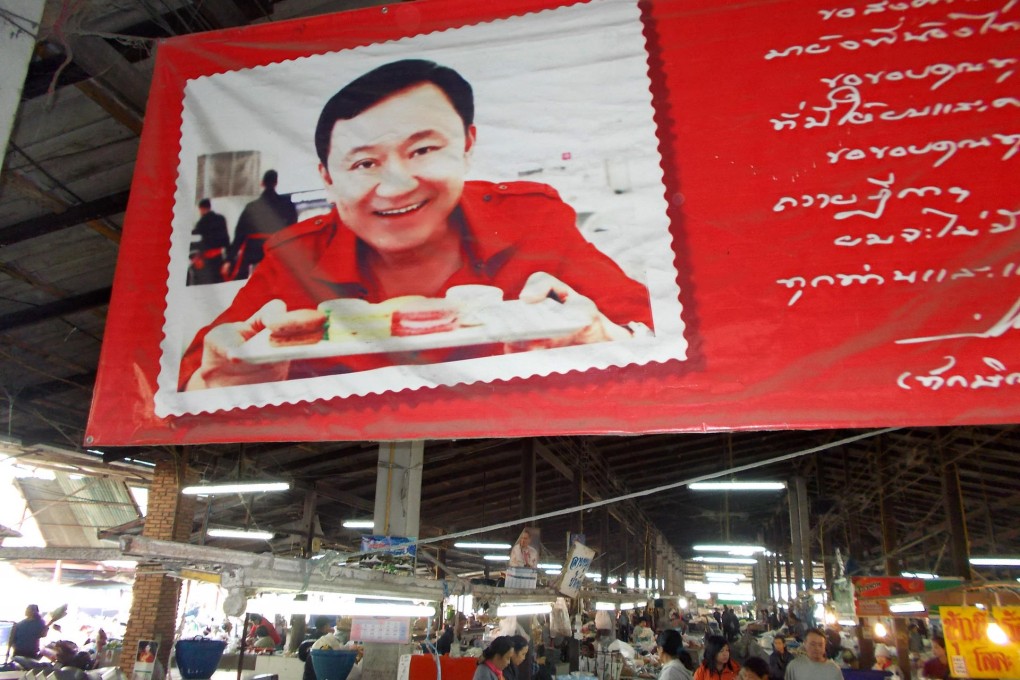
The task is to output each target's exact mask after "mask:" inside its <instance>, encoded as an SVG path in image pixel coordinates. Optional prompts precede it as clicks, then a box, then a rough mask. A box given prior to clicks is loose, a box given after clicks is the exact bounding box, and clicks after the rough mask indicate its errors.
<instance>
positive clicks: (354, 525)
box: [344, 519, 375, 529]
mask: <svg viewBox="0 0 1020 680" xmlns="http://www.w3.org/2000/svg"><path fill="white" fill-rule="evenodd" d="M374 528H375V520H374V519H346V520H344V529H374Z"/></svg>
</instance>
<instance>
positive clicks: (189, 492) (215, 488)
mask: <svg viewBox="0 0 1020 680" xmlns="http://www.w3.org/2000/svg"><path fill="white" fill-rule="evenodd" d="M288 489H290V482H230V483H224V484H199V485H197V486H186V487H184V488H183V489H181V493H182V494H184V495H185V496H215V495H218V494H227V493H261V492H266V491H287V490H288Z"/></svg>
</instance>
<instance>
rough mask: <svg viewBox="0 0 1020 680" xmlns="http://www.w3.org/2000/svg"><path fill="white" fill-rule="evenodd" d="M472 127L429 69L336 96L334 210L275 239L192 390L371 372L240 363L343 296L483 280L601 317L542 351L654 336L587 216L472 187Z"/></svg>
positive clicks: (327, 168) (508, 188) (372, 76)
mask: <svg viewBox="0 0 1020 680" xmlns="http://www.w3.org/2000/svg"><path fill="white" fill-rule="evenodd" d="M473 119H474V101H473V94H472V91H471V86H470V85H469V84H468V83H467V82H466V81H465V80H464V79H463V78H462V77H461V76H460V74H458V73H457V72H456V71H453V70H452V69H449V68H446V67H443V66H438V65H436V64H434V63H432V62H429V61H424V60H403V61H399V62H393V63H390V64H386V65H385V66H382V67H379V68H377V69H375V70H373V71H370V72H369V73H366V74H365V75H363V76H361V77H360V78H358V79H356V80H355V81H353V82H352V83H350V84H349V85H347V86H346V87H344V88H343V89H341V90H340V91H339V92H338V93H337V94H336V95H334V96H333V98H332V99H330V100H329V102H328V103H327V104H326V106H325V108H324V109H323V111H322V114H321V115H320V118H319V123H318V125H317V128H316V132H315V146H316V151H317V154H318V156H319V160H320V164H319V174H320V176H321V177H322V180H323V183H324V185H325V187H326V193H327V196H328V197H329V200H330V202H331V203H332V204H333V206H334V210H333V212H332V213H331V214H330V215H329V216H325V217H319V218H314V219H312V220H306V221H304V222H299V223H298V224H296V225H294V226H292V227H289V228H287V229H285V230H283V231H281V232H279V233H277V234H276V235H274V236H273V237H271V238H270V239H269V240H268V241H267V242H266V244H265V259H264V260H263V261H262V264H261V265H260V266H259V267H258V268H257V269H256V271H255V274H254V275H253V276H252V277H251V279H250V280H249V281H248V283H247V284H246V285H245V286H244V288H242V289H241V291H240V292H239V293H238V294H237V297H236V298H235V299H234V301H233V302H232V303H231V305H230V307H229V308H228V309H227V310H226V311H225V312H223V314H221V315H220V316H219V317H218V318H217V319H216V320H215V321H213V323H212V324H210V326H208V327H206V328H205V329H203V330H202V331H200V332H199V333H198V334H197V335H196V337H195V339H194V341H193V342H192V343H191V345H190V346H189V348H188V349H187V351H186V353H185V355H184V358H183V360H182V362H181V371H180V376H179V388H180V389H181V390H182V391H183V390H192V389H204V388H208V387H221V386H230V385H243V384H252V383H261V382H271V381H275V380H283V379H286V378H288V377H295V376H297V375H302V376H303V375H315V374H320V373H323V372H331V371H332V372H338V371H339V372H345V371H351V370H362V369H363V368H366V367H372V363H371V362H368V363H366V362H361V363H359V362H357V361H354V362H353V363H352V362H351V361H350V360H343V361H336V360H334V361H329V362H318V363H317V364H316V363H310V362H300V363H301V364H302V365H301V366H296V365H292V364H298V363H299V362H279V363H276V364H259V365H255V364H248V363H244V362H241V361H237V360H233V359H231V358H230V356H229V351H230V350H231V349H233V348H236V347H238V346H240V344H242V343H243V342H245V341H246V340H248V339H250V338H251V337H253V336H254V335H255V334H256V333H258V332H259V331H261V330H262V329H263V328H265V327H266V325H267V324H268V323H270V322H271V321H272V319H273V318H274V317H276V316H278V315H279V314H280V313H281V312H282V311H284V310H295V309H304V308H315V307H316V306H317V305H318V303H320V302H322V301H324V300H332V299H337V298H358V299H362V300H366V301H368V302H381V301H384V300H388V299H391V298H394V297H399V296H404V295H424V296H426V297H441V296H442V295H443V294H444V293H445V291H446V290H448V289H449V288H451V287H453V286H458V285H465V284H482V285H488V286H494V287H497V288H500V289H501V290H502V291H503V293H504V299H514V298H516V299H520V300H523V301H525V302H536V303H537V302H541V301H543V300H547V299H549V298H552V299H554V300H556V301H559V302H561V303H564V304H567V305H571V306H573V307H574V308H575V309H583V310H585V311H586V313H590V315H591V324H590V325H588V326H587V327H585V328H584V329H582V330H581V331H579V332H577V333H573V334H571V335H570V336H567V337H562V338H554V339H552V340H551V341H549V342H548V343H545V344H543V345H541V346H543V347H549V346H564V345H570V344H586V343H591V342H602V341H607V340H614V339H624V338H628V337H630V335H631V333H632V331H633V330H634V329H638V328H641V327H642V326H645V327H651V325H652V318H651V311H650V308H649V302H648V292H647V290H646V289H645V287H644V286H642V285H641V284H640V283H637V282H636V281H634V280H632V279H630V278H629V277H628V276H627V275H626V274H625V273H624V272H623V271H622V270H621V269H620V267H619V266H618V265H617V264H616V263H615V262H613V261H612V260H611V259H610V258H609V257H607V256H606V255H605V254H603V253H602V252H600V251H599V250H598V249H597V248H595V247H594V246H593V245H591V244H590V243H588V242H587V241H586V240H585V239H584V237H582V236H581V234H580V233H579V232H578V230H577V227H576V216H575V214H574V211H573V210H572V209H571V208H570V207H569V206H568V205H566V204H565V203H563V202H562V201H561V200H560V199H559V196H558V195H557V194H556V192H555V191H554V190H553V189H552V188H550V187H548V186H545V185H542V184H535V183H530V182H508V183H504V184H492V183H488V182H473V181H467V180H466V174H467V168H468V161H469V159H470V157H471V152H472V149H473V147H474V144H475V137H476V130H475V126H474V123H473ZM486 351H487V352H488V353H489V354H491V353H492V351H493V350H492V348H491V347H490V348H488V349H487V350H486ZM456 358H465V355H463V354H460V355H457V356H456ZM378 361H382V362H384V365H389V364H392V363H394V361H393V359H392V358H387V357H380V358H378ZM387 362H388V363H387Z"/></svg>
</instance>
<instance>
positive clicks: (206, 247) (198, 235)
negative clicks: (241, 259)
mask: <svg viewBox="0 0 1020 680" xmlns="http://www.w3.org/2000/svg"><path fill="white" fill-rule="evenodd" d="M198 214H199V218H198V222H196V223H195V228H194V229H192V230H191V237H192V239H193V240H192V242H191V248H190V250H191V252H190V257H191V268H190V269H189V270H188V285H189V286H196V285H202V284H208V283H221V282H222V281H223V274H222V272H221V271H220V270H221V269H222V267H223V254H224V252H226V248H227V246H229V245H230V236H229V235H228V234H227V220H226V219H225V218H224V217H223V215H220V214H219V213H218V212H215V211H214V210H213V209H212V202H211V201H210V200H209V199H208V198H203V199H202V200H201V201H199V202H198Z"/></svg>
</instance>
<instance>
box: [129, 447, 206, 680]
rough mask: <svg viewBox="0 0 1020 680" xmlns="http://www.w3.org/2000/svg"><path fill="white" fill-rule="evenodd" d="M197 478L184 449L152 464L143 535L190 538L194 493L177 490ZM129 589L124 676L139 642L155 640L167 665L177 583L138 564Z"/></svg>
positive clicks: (178, 591) (156, 568) (154, 566)
mask: <svg viewBox="0 0 1020 680" xmlns="http://www.w3.org/2000/svg"><path fill="white" fill-rule="evenodd" d="M196 480H197V477H195V476H194V473H192V472H190V470H189V468H188V466H187V453H184V452H182V453H181V454H180V455H179V456H176V457H175V458H167V459H164V460H160V461H158V462H157V463H156V469H155V471H154V473H153V476H152V486H151V487H150V488H149V507H148V512H147V514H146V516H145V528H144V529H143V530H142V536H145V537H146V538H154V539H159V540H163V541H178V542H180V543H187V542H189V540H190V539H191V525H192V521H193V519H194V516H195V508H196V502H195V497H194V496H181V495H180V490H181V488H182V487H184V486H186V485H187V484H190V483H192V482H194V481H196ZM131 592H132V597H133V599H132V602H131V614H130V616H129V617H128V624H127V631H125V633H124V649H123V651H122V652H121V657H120V668H121V670H122V671H124V674H125V676H127V677H128V678H130V677H132V672H133V671H134V665H135V656H136V654H137V652H138V642H139V641H140V640H156V641H158V642H159V650H158V652H157V655H156V658H157V659H159V662H160V663H161V664H162V665H163V668H164V669H166V668H169V660H170V646H171V645H172V644H173V640H174V631H175V629H176V625H177V605H178V603H179V599H180V595H181V582H180V581H179V580H178V579H174V578H170V577H169V576H166V575H164V574H163V567H162V565H159V564H152V563H141V562H140V563H139V564H138V567H137V569H136V570H135V584H134V587H133V588H132V590H131Z"/></svg>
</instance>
